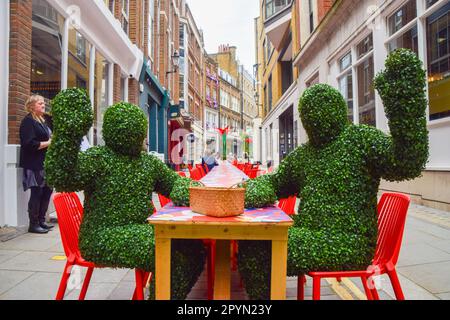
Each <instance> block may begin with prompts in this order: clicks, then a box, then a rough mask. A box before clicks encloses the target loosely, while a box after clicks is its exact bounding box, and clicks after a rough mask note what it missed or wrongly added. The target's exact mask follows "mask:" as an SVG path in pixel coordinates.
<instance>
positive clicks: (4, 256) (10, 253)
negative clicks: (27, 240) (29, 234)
mask: <svg viewBox="0 0 450 320" xmlns="http://www.w3.org/2000/svg"><path fill="white" fill-rule="evenodd" d="M22 252H23V251H18V250H0V264H1V263H3V262H5V261H7V260H9V259H11V258H13V257H15V256H17V255H19V254H20V253H22Z"/></svg>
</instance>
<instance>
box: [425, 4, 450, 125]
mask: <svg viewBox="0 0 450 320" xmlns="http://www.w3.org/2000/svg"><path fill="white" fill-rule="evenodd" d="M449 36H450V3H449V4H447V5H446V6H444V7H443V8H441V9H440V10H438V11H437V12H436V13H434V14H432V15H431V16H430V17H429V18H427V54H428V87H429V104H430V120H436V119H442V118H446V117H450V67H449V66H450V51H449V47H450V41H449Z"/></svg>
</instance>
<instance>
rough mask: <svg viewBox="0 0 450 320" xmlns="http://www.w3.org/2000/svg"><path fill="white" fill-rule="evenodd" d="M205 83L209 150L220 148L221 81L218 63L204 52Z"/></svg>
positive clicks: (215, 150)
mask: <svg viewBox="0 0 450 320" xmlns="http://www.w3.org/2000/svg"><path fill="white" fill-rule="evenodd" d="M204 62H205V63H204V64H205V66H204V71H205V72H204V84H205V91H204V92H205V101H204V105H205V128H204V129H205V140H206V141H205V143H206V149H207V151H209V152H212V153H217V152H219V150H220V143H221V140H220V136H219V132H218V130H217V129H219V107H220V81H219V66H218V64H217V63H216V62H215V61H214V60H213V59H211V57H209V56H208V54H207V53H206V52H204Z"/></svg>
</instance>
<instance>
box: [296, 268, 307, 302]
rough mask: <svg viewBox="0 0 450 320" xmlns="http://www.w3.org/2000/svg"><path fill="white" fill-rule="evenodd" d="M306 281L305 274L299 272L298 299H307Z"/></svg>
mask: <svg viewBox="0 0 450 320" xmlns="http://www.w3.org/2000/svg"><path fill="white" fill-rule="evenodd" d="M305 283H306V277H305V275H304V274H299V275H298V279H297V300H305Z"/></svg>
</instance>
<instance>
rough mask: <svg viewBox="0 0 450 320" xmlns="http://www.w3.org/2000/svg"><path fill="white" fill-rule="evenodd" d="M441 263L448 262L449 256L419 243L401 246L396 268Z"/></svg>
mask: <svg viewBox="0 0 450 320" xmlns="http://www.w3.org/2000/svg"><path fill="white" fill-rule="evenodd" d="M442 261H450V254H449V253H447V252H445V251H442V250H439V249H436V248H434V247H432V246H430V245H428V244H425V243H420V244H412V245H403V246H402V249H401V252H400V258H399V261H398V264H397V266H398V267H404V266H413V265H419V264H424V263H435V262H442Z"/></svg>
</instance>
